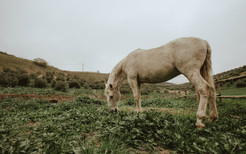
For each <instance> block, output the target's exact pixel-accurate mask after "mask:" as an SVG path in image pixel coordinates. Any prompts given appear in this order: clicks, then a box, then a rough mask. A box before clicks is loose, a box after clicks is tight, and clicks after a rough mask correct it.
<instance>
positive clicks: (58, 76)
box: [56, 73, 66, 81]
mask: <svg viewBox="0 0 246 154" xmlns="http://www.w3.org/2000/svg"><path fill="white" fill-rule="evenodd" d="M56 81H66V76H65V74H63V73H58V74H57V77H56Z"/></svg>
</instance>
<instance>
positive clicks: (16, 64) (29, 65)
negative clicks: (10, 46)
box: [0, 51, 108, 81]
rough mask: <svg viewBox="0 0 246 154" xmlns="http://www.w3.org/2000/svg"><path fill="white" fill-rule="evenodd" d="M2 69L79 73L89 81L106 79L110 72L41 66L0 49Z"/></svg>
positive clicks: (0, 68)
mask: <svg viewBox="0 0 246 154" xmlns="http://www.w3.org/2000/svg"><path fill="white" fill-rule="evenodd" d="M0 59H1V60H0V71H2V70H3V68H10V69H12V70H16V69H21V70H24V71H26V72H27V73H28V74H35V73H40V74H45V73H46V72H56V73H60V72H62V73H64V74H66V75H68V74H69V75H72V76H74V75H77V76H79V77H80V78H83V79H85V80H87V81H91V80H94V81H101V80H106V79H107V78H108V74H103V73H96V72H71V71H63V70H60V69H58V68H55V67H53V66H49V65H47V66H46V67H42V66H39V65H37V64H35V63H34V61H32V60H27V59H23V58H19V57H16V56H14V55H10V54H7V53H5V52H2V51H0Z"/></svg>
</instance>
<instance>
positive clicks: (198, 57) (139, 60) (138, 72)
mask: <svg viewBox="0 0 246 154" xmlns="http://www.w3.org/2000/svg"><path fill="white" fill-rule="evenodd" d="M205 49H206V46H205V43H204V41H203V40H201V39H199V38H193V37H190V38H179V39H176V40H173V41H171V42H169V43H167V44H165V45H163V46H160V47H158V48H153V49H148V50H144V49H137V50H135V51H133V52H131V53H130V54H129V55H128V56H127V57H126V58H125V60H124V61H125V62H124V66H123V68H124V71H125V72H126V74H127V75H128V76H135V77H136V76H137V77H138V78H139V81H140V82H163V81H167V80H169V79H171V78H173V77H175V76H177V75H179V74H180V70H182V69H183V67H185V65H188V66H187V67H192V66H190V65H194V64H195V65H198V67H201V66H200V65H202V64H203V62H204V60H205V57H206V52H205ZM194 58H195V61H198V63H199V62H200V61H202V62H201V64H200V63H199V64H197V62H195V63H192V62H191V61H194Z"/></svg>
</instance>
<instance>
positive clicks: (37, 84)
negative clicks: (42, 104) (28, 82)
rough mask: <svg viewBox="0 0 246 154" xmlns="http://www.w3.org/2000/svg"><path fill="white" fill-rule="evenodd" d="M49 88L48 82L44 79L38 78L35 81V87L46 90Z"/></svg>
mask: <svg viewBox="0 0 246 154" xmlns="http://www.w3.org/2000/svg"><path fill="white" fill-rule="evenodd" d="M46 86H47V81H46V80H45V79H42V78H36V79H35V80H34V87H36V88H46Z"/></svg>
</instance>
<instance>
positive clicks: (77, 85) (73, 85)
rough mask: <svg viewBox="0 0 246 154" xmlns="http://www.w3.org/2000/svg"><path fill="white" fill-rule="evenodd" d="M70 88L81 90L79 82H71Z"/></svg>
mask: <svg viewBox="0 0 246 154" xmlns="http://www.w3.org/2000/svg"><path fill="white" fill-rule="evenodd" d="M69 88H80V84H79V82H78V81H77V80H75V79H74V80H72V81H69Z"/></svg>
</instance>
